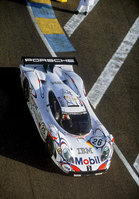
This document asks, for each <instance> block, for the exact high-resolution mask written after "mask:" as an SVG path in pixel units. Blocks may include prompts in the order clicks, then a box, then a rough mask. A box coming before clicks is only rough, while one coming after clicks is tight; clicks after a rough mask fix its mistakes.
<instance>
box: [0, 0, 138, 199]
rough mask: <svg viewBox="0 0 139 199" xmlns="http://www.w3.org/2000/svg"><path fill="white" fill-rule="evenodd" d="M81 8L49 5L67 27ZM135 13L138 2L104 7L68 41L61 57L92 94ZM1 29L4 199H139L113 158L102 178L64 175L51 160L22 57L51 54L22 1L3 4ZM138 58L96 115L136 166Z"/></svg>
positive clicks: (0, 183)
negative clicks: (24, 83) (29, 97)
mask: <svg viewBox="0 0 139 199" xmlns="http://www.w3.org/2000/svg"><path fill="white" fill-rule="evenodd" d="M78 3H79V1H78V0H74V1H72V0H68V3H66V4H60V3H58V2H55V1H52V5H53V8H54V11H55V14H56V17H57V19H58V20H59V22H60V24H61V26H62V27H63V26H64V25H65V24H66V22H67V21H68V20H69V19H70V17H71V16H72V15H73V11H74V10H76V8H77V6H78ZM138 14H139V5H138V1H137V0H124V1H121V0H117V1H115V0H100V1H99V3H98V4H97V5H96V7H95V8H94V10H93V11H92V12H91V13H90V14H89V15H88V16H87V17H86V19H85V20H84V21H83V22H82V24H81V25H80V26H79V28H78V29H77V30H76V31H75V32H74V34H73V35H72V36H71V37H70V41H71V43H72V45H73V46H74V48H75V49H76V52H73V53H69V52H67V53H57V56H75V57H76V58H77V60H78V62H79V66H78V67H77V68H75V71H76V72H77V73H78V74H79V75H80V76H81V77H82V78H83V80H84V83H85V87H86V90H87V92H88V91H89V90H90V89H91V87H92V85H93V84H94V83H95V81H96V79H97V78H98V76H99V75H100V73H101V72H102V70H103V68H104V67H105V65H106V64H107V62H108V61H109V60H110V59H111V57H112V55H113V53H114V52H115V51H116V49H117V48H118V46H119V45H120V43H121V42H122V40H123V38H124V37H125V35H126V34H127V32H128V30H129V29H130V27H131V26H132V24H133V23H134V21H135V20H136V18H137V17H138ZM0 30H1V32H0V121H1V125H0V199H19V198H20V199H44V198H52V199H55V198H56V199H71V198H75V199H90V198H91V199H94V198H97V199H102V198H107V199H117V198H119V199H137V198H139V191H138V186H137V185H136V183H135V181H134V180H133V178H132V177H131V175H130V174H129V172H128V170H127V169H126V168H125V166H124V165H123V163H122V162H121V160H120V159H119V157H118V156H117V154H116V153H114V156H113V159H112V164H111V167H110V169H109V171H108V172H107V173H106V174H104V175H102V176H89V177H81V178H74V177H69V176H65V175H63V174H62V173H61V172H60V171H59V169H58V168H57V167H56V166H55V165H54V164H53V163H52V162H51V161H50V160H49V158H48V157H47V154H46V152H45V147H44V144H43V142H42V141H41V138H40V136H39V134H38V132H37V129H36V127H35V125H34V122H33V120H32V118H31V116H30V113H29V111H28V109H27V107H26V105H25V102H24V100H23V95H22V90H21V87H20V77H19V64H20V63H21V56H50V53H49V51H48V50H47V49H46V47H45V45H44V44H43V42H42V40H41V39H40V36H39V35H38V33H37V31H36V29H35V27H34V25H33V23H32V20H31V18H30V15H29V12H28V10H27V8H26V6H25V2H24V0H21V1H20V0H19V1H18V0H1V1H0ZM138 52H139V45H138V42H137V43H136V44H135V46H134V47H133V49H132V51H131V52H130V54H129V55H128V57H127V59H126V61H125V63H124V64H123V66H122V68H121V69H120V71H119V72H118V74H117V76H116V78H115V79H114V81H113V82H112V84H111V85H110V87H109V89H108V90H107V92H106V93H105V95H104V97H103V99H102V100H101V102H100V104H99V105H98V107H97V109H96V110H95V112H96V114H97V116H98V118H99V119H100V120H101V122H102V123H103V124H104V126H105V127H106V128H107V129H108V131H109V132H111V133H112V134H113V135H114V137H115V141H116V144H117V145H118V147H119V148H120V150H121V151H122V153H123V154H124V156H125V157H126V159H127V160H128V162H129V164H130V165H131V166H132V167H133V163H134V161H135V159H136V157H137V155H138V152H139V151H138V149H139V135H138V129H139V128H138V127H139V125H138V124H139V118H138V116H139V104H138V99H139V78H138V76H139V68H138V63H139V58H138V57H139V56H138ZM135 172H136V171H135Z"/></svg>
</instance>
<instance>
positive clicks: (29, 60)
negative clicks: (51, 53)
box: [25, 58, 75, 63]
mask: <svg viewBox="0 0 139 199" xmlns="http://www.w3.org/2000/svg"><path fill="white" fill-rule="evenodd" d="M25 62H26V63H27V62H34V63H41V62H45V63H74V62H75V60H74V59H58V58H55V59H51V58H47V59H46V58H25Z"/></svg>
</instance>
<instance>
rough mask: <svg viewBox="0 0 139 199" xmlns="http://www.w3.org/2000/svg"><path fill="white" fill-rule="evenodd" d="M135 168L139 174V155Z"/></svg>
mask: <svg viewBox="0 0 139 199" xmlns="http://www.w3.org/2000/svg"><path fill="white" fill-rule="evenodd" d="M133 166H134V168H135V169H136V171H137V172H138V174H139V154H138V155H137V158H136V160H135V162H134V164H133Z"/></svg>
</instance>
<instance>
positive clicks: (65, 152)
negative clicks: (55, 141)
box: [62, 148, 73, 163]
mask: <svg viewBox="0 0 139 199" xmlns="http://www.w3.org/2000/svg"><path fill="white" fill-rule="evenodd" d="M62 153H63V157H64V158H65V160H66V161H67V162H72V163H73V157H72V156H71V154H70V151H69V149H68V148H64V149H62Z"/></svg>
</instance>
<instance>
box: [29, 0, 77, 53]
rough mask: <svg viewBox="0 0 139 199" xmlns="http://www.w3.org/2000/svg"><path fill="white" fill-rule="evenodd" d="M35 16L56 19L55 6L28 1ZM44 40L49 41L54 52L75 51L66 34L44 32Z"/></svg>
mask: <svg viewBox="0 0 139 199" xmlns="http://www.w3.org/2000/svg"><path fill="white" fill-rule="evenodd" d="M28 5H29V6H30V8H31V10H32V13H33V15H34V17H35V18H48V19H55V18H56V16H55V13H54V11H53V7H52V5H50V4H43V3H35V2H28ZM43 36H44V40H46V42H48V43H49V45H50V46H51V48H52V50H53V51H54V52H73V51H75V48H74V47H73V46H72V44H71V43H70V41H69V40H68V38H67V36H66V35H65V34H44V35H43Z"/></svg>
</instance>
